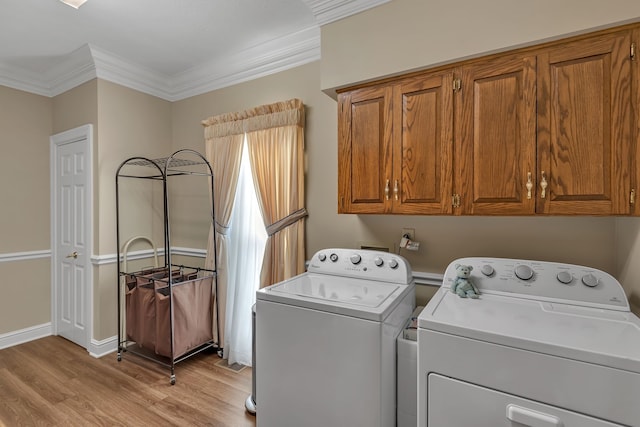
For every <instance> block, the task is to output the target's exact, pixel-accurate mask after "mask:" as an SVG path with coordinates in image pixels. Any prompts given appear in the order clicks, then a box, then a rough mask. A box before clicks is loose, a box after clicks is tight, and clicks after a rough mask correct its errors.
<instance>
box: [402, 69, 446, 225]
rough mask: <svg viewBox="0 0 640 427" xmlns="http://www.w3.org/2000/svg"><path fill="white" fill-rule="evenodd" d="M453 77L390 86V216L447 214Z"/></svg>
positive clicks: (424, 78)
mask: <svg viewBox="0 0 640 427" xmlns="http://www.w3.org/2000/svg"><path fill="white" fill-rule="evenodd" d="M452 82H453V73H452V72H446V73H439V74H433V75H426V76H420V77H416V78H412V79H406V80H403V81H401V82H400V83H399V84H397V85H394V87H393V123H394V126H393V178H392V198H393V208H392V210H393V212H394V213H406V214H446V213H451V185H452V175H451V165H452V158H453V157H452V156H453V89H452Z"/></svg>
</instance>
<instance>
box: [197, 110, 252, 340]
mask: <svg viewBox="0 0 640 427" xmlns="http://www.w3.org/2000/svg"><path fill="white" fill-rule="evenodd" d="M209 120H211V119H209ZM203 123H204V122H203ZM243 141H244V131H242V129H240V133H238V129H237V126H235V125H234V123H224V122H222V123H220V122H213V123H211V124H209V125H207V127H206V128H205V153H206V154H205V155H206V158H207V160H208V161H209V163H211V168H212V169H213V180H214V182H213V191H214V194H215V199H214V209H215V228H216V241H215V242H214V241H213V235H214V234H213V226H212V227H211V229H210V230H209V239H208V243H207V258H206V260H205V268H209V269H214V268H216V267H217V274H218V284H217V291H216V292H215V296H214V298H215V299H217V310H218V312H217V316H216V315H214V317H213V318H214V325H213V331H214V334H215V335H216V336H215V337H214V340H216V341H217V342H218V345H219V346H220V347H223V346H224V324H225V317H226V307H227V283H228V270H227V230H228V228H229V219H230V218H231V211H232V209H233V202H234V200H235V195H236V187H237V184H238V173H239V171H240V160H241V158H242V143H243ZM214 244H215V245H216V246H215V248H216V251H215V252H214V250H213V249H214V246H213V245H214ZM214 254H216V255H217V258H218V259H217V265H216V259H215V256H214ZM214 307H215V306H214ZM216 319H217V323H216ZM218 334H219V336H218Z"/></svg>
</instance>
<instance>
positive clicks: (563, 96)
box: [338, 27, 640, 215]
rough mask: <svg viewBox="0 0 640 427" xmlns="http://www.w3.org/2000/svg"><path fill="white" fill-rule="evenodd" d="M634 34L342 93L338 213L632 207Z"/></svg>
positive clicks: (603, 36) (529, 51) (556, 45)
mask: <svg viewBox="0 0 640 427" xmlns="http://www.w3.org/2000/svg"><path fill="white" fill-rule="evenodd" d="M639 28H640V27H639ZM639 34H640V30H638V29H637V28H635V27H625V28H623V29H618V30H608V31H604V32H599V33H596V34H593V35H588V36H581V37H578V38H572V39H570V40H564V41H557V42H552V43H547V44H545V45H541V46H534V47H529V48H526V49H520V50H516V51H512V52H506V53H502V54H499V55H491V56H489V57H486V58H479V59H474V60H470V61H465V62H462V63H459V64H454V65H452V66H450V67H446V68H444V69H439V70H434V71H431V72H425V73H423V74H413V75H411V76H406V77H402V78H397V79H391V80H388V81H385V82H381V83H378V84H377V85H375V86H371V87H361V88H356V89H354V90H346V91H344V92H342V93H340V94H339V98H338V101H339V117H338V126H339V137H338V144H339V151H338V152H339V154H338V156H339V161H338V166H339V178H338V181H339V195H338V199H339V201H338V203H339V206H338V211H339V213H378V214H379V213H401V214H454V215H535V214H546V215H624V214H629V213H631V212H632V208H633V206H634V194H635V191H637V190H635V189H634V187H635V183H636V182H637V181H640V172H633V171H634V167H635V166H634V165H635V164H636V162H635V158H636V149H637V148H636V146H637V144H636V143H635V140H634V138H637V134H638V129H636V128H637V126H635V127H634V126H632V123H633V120H632V116H633V114H634V113H635V114H636V115H638V108H637V107H638V104H640V95H639V92H640V91H639V90H638V88H637V85H638V81H637V79H636V80H633V78H632V77H633V76H636V78H637V77H638V75H639V74H640V72H638V70H637V68H638V67H637V61H635V62H634V60H633V58H632V57H631V56H632V52H633V48H632V42H633V40H632V39H633V37H632V35H634V36H636V37H637V36H638V35H639ZM632 89H633V91H632ZM636 121H637V120H636ZM636 174H637V175H638V176H636Z"/></svg>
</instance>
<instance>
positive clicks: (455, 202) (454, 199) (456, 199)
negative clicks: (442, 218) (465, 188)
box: [451, 194, 460, 208]
mask: <svg viewBox="0 0 640 427" xmlns="http://www.w3.org/2000/svg"><path fill="white" fill-rule="evenodd" d="M451 206H453V207H454V208H459V207H460V195H459V194H453V195H451Z"/></svg>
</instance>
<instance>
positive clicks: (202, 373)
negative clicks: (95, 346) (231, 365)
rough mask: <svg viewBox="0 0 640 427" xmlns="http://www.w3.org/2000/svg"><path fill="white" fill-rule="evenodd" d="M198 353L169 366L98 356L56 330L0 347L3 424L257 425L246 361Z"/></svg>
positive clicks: (129, 357) (126, 357) (126, 356)
mask: <svg viewBox="0 0 640 427" xmlns="http://www.w3.org/2000/svg"><path fill="white" fill-rule="evenodd" d="M220 360H221V359H220V358H219V357H218V356H217V355H214V354H200V355H196V356H194V357H192V358H190V359H188V360H185V361H182V362H180V363H179V364H177V365H176V384H175V385H173V386H172V385H170V383H169V369H168V368H166V367H164V366H162V365H159V364H156V363H153V362H151V361H147V360H145V359H142V358H140V357H136V356H134V355H131V354H127V353H125V354H124V356H123V359H122V361H121V362H118V361H117V360H116V354H115V353H113V354H109V355H107V356H104V357H102V358H100V359H96V358H94V357H91V356H90V355H89V353H87V351H86V350H85V349H83V348H81V347H79V346H77V345H75V344H73V343H71V342H70V341H67V340H65V339H64V338H61V337H53V336H52V337H46V338H43V339H39V340H36V341H31V342H29V343H25V344H21V345H18V346H15V347H11V348H7V349H4V350H0V425H1V426H11V427H13V426H83V427H84V426H220V427H225V426H233V427H244V426H255V417H253V416H251V415H249V414H248V413H247V412H246V411H245V407H244V402H245V399H246V398H247V396H249V395H250V394H251V368H245V369H244V370H242V371H241V372H233V371H231V370H229V369H226V368H223V367H220V366H216V362H219V361H220Z"/></svg>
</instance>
